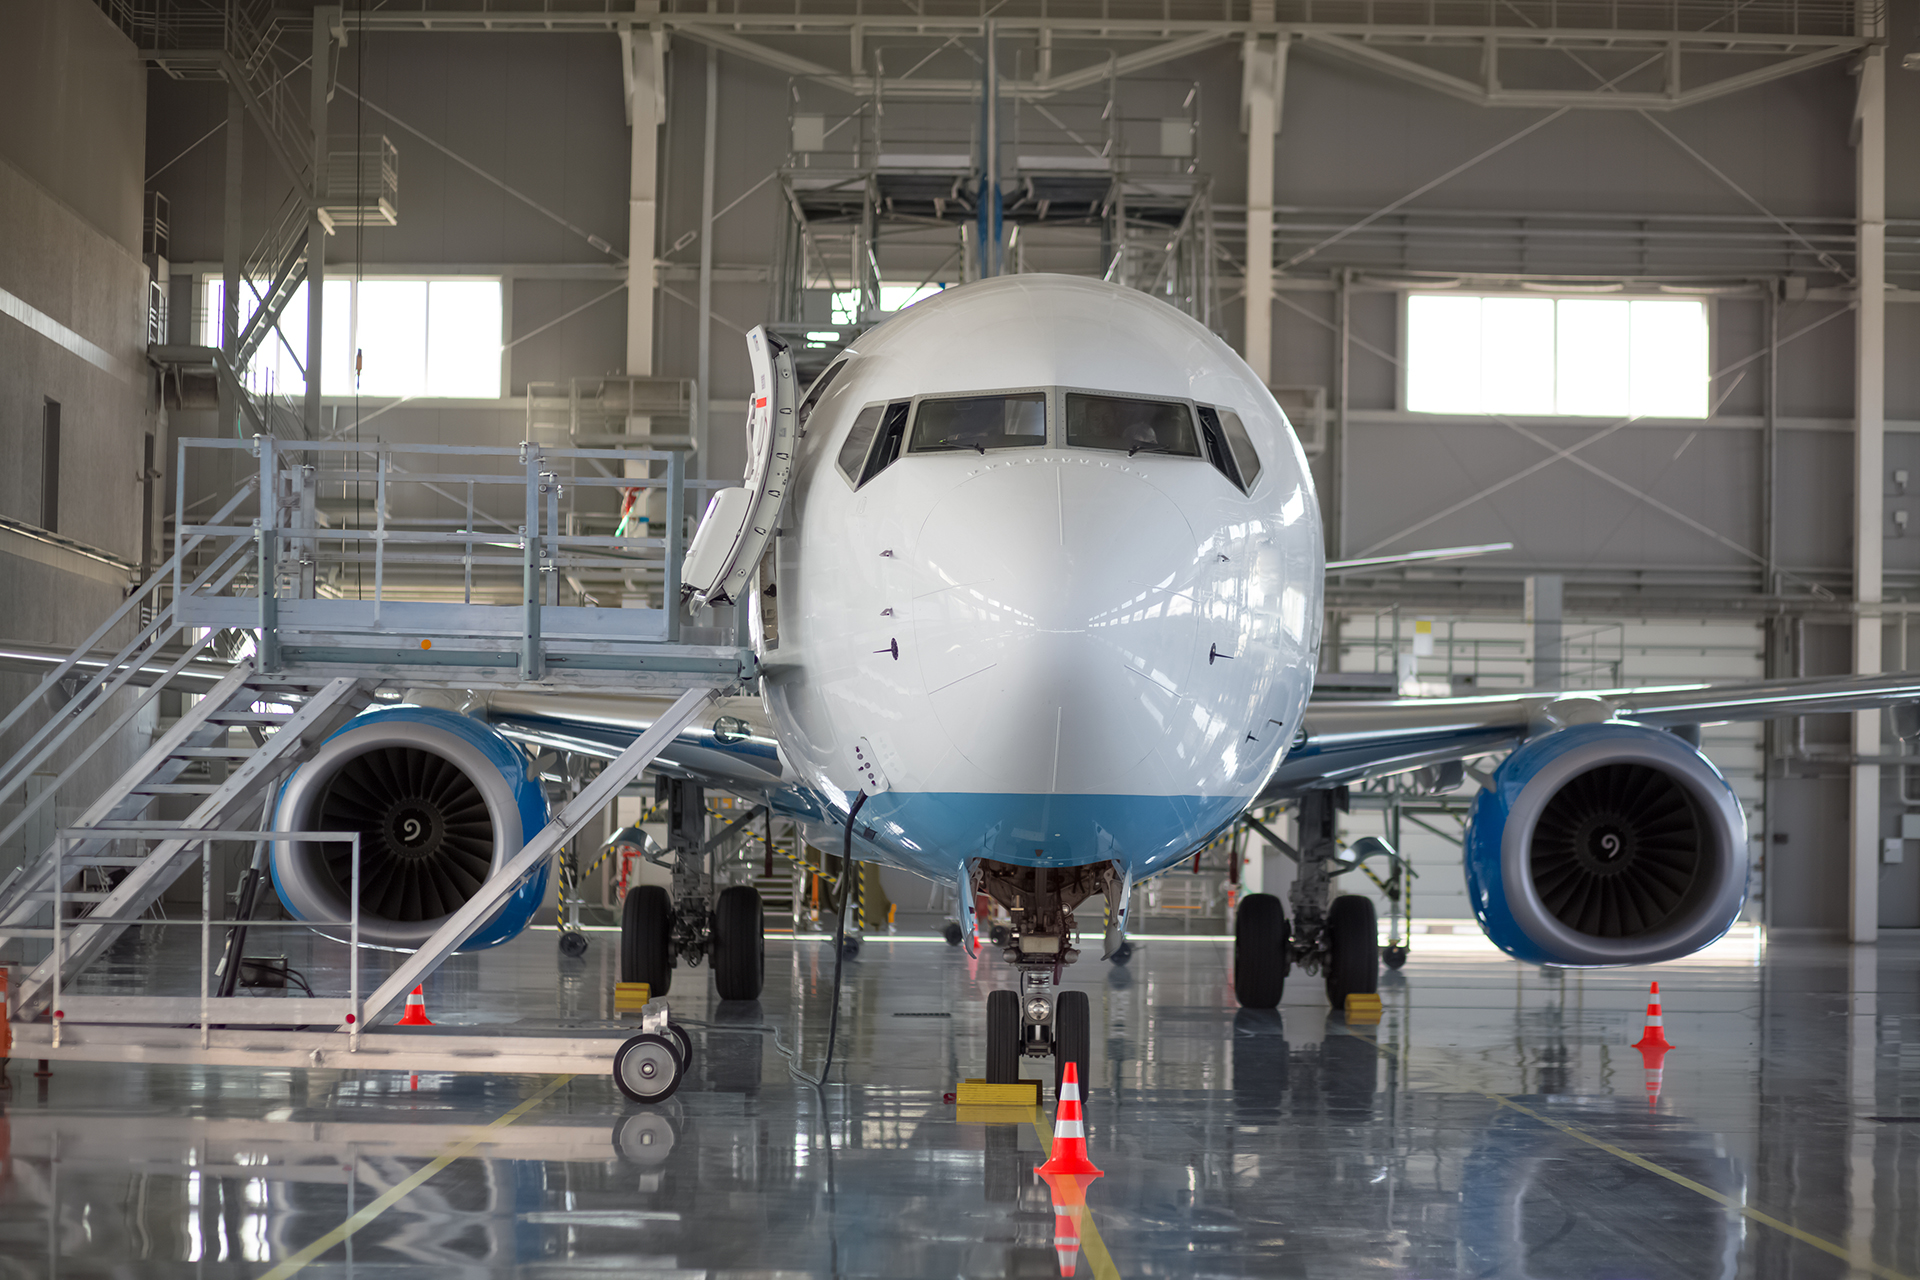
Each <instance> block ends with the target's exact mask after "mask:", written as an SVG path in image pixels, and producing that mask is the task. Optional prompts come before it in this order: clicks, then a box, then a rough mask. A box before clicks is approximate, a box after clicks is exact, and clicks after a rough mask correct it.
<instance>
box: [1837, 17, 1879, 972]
mask: <svg viewBox="0 0 1920 1280" xmlns="http://www.w3.org/2000/svg"><path fill="white" fill-rule="evenodd" d="M1871 9H1872V6H1870V5H1866V4H1863V5H1862V6H1861V12H1862V13H1863V14H1868V13H1870V12H1871ZM1879 26H1880V24H1879V23H1878V22H1876V21H1874V20H1873V19H1872V18H1871V17H1865V18H1863V20H1862V29H1863V33H1864V34H1868V35H1879V34H1882V32H1881V31H1880V30H1879ZM1869 28H1870V29H1869ZM1886 92H1887V81H1886V52H1885V47H1884V46H1875V47H1872V48H1869V49H1868V50H1867V51H1866V52H1865V54H1864V55H1863V56H1862V58H1861V61H1860V86H1859V93H1860V98H1859V104H1858V106H1857V107H1856V108H1855V111H1854V146H1855V156H1854V170H1855V174H1856V177H1857V188H1856V190H1857V208H1858V211H1859V212H1858V218H1859V228H1858V236H1859V256H1858V259H1857V262H1856V266H1855V275H1856V276H1857V277H1858V288H1859V306H1858V308H1857V309H1856V310H1855V312H1854V343H1855V348H1854V449H1853V483H1854V521H1853V597H1854V602H1855V606H1856V608H1857V609H1858V614H1857V616H1856V617H1855V619H1854V626H1853V669H1854V672H1855V673H1856V674H1858V675H1877V674H1879V672H1880V668H1881V660H1880V610H1879V608H1878V606H1879V604H1880V601H1881V594H1882V588H1883V584H1882V576H1883V563H1882V561H1883V552H1884V550H1885V546H1886V544H1885V541H1884V538H1885V527H1884V526H1885V523H1886V511H1885V506H1886V502H1885V496H1884V495H1885V492H1886V490H1885V472H1886V398H1887V393H1886V388H1887V376H1886V367H1887V294H1886V275H1887V146H1886V123H1887V98H1886ZM1853 751H1854V754H1855V755H1859V756H1875V755H1879V754H1880V713H1879V712H1878V711H1861V712H1856V713H1855V714H1854V717H1853ZM1847 782H1848V785H1847V827H1848V841H1847V845H1848V851H1849V855H1850V856H1849V857H1848V859H1847V872H1848V875H1847V936H1848V939H1849V940H1850V941H1853V942H1876V941H1878V940H1879V936H1880V767H1879V766H1878V765H1868V764H1856V765H1854V766H1853V767H1852V769H1851V770H1850V771H1849V775H1848V780H1847Z"/></svg>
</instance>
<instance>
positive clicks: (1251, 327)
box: [1240, 0, 1287, 382]
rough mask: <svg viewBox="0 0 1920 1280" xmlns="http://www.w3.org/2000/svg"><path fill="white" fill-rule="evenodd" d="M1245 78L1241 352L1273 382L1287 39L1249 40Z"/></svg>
mask: <svg viewBox="0 0 1920 1280" xmlns="http://www.w3.org/2000/svg"><path fill="white" fill-rule="evenodd" d="M1253 20H1254V21H1255V22H1256V23H1260V22H1272V21H1273V0H1253ZM1241 57H1242V58H1243V59H1244V63H1245V65H1244V67H1243V68H1242V73H1241V81H1240V127H1241V128H1242V129H1243V130H1245V132H1246V135H1247V270H1246V323H1245V329H1246V338H1245V341H1244V343H1243V344H1242V350H1241V355H1242V356H1243V357H1245V359H1246V362H1247V364H1248V365H1249V366H1251V367H1252V369H1253V371H1254V372H1255V373H1256V374H1258V375H1259V376H1260V381H1262V382H1271V381H1273V140H1274V138H1275V137H1276V136H1277V135H1278V134H1279V132H1280V108H1281V102H1282V93H1283V89H1284V86H1285V83H1286V74H1287V43H1286V41H1284V40H1281V41H1276V40H1275V39H1274V38H1273V37H1272V36H1263V35H1254V36H1249V37H1248V38H1247V43H1246V47H1245V48H1244V49H1242V50H1241Z"/></svg>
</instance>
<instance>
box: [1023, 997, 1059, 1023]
mask: <svg viewBox="0 0 1920 1280" xmlns="http://www.w3.org/2000/svg"><path fill="white" fill-rule="evenodd" d="M1052 1014H1053V1006H1052V1005H1050V1004H1048V1003H1047V998H1046V997H1045V996H1029V997H1028V998H1027V1021H1028V1022H1045V1021H1046V1020H1047V1019H1048V1018H1049V1017H1050V1016H1052Z"/></svg>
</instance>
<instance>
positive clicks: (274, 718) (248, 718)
mask: <svg viewBox="0 0 1920 1280" xmlns="http://www.w3.org/2000/svg"><path fill="white" fill-rule="evenodd" d="M291 719H293V712H291V711H216V712H214V713H213V714H212V715H210V716H208V717H207V720H208V721H209V722H210V723H212V724H285V723H286V722H287V721H289V720H291Z"/></svg>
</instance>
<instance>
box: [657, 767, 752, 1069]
mask: <svg viewBox="0 0 1920 1280" xmlns="http://www.w3.org/2000/svg"><path fill="white" fill-rule="evenodd" d="M660 789H661V791H662V792H663V793H664V799H665V800H666V803H667V852H668V853H670V854H672V855H673V864H672V870H673V888H672V890H671V891H669V890H667V889H666V888H664V887H663V886H661V885H657V884H643V885H636V886H635V887H634V888H632V889H629V890H628V891H627V897H626V901H625V902H624V903H623V904H622V906H621V912H620V980H621V981H622V982H644V983H646V984H647V987H648V995H649V996H651V997H653V998H656V999H657V998H658V997H660V996H664V995H666V994H667V992H668V991H669V990H670V989H671V988H672V986H673V970H674V967H675V966H676V965H678V964H685V965H687V966H688V967H690V968H692V967H696V966H698V965H699V964H700V963H701V962H702V961H705V960H709V959H710V960H712V962H713V985H714V989H715V990H716V991H717V992H718V993H719V995H720V998H721V999H722V1000H757V999H759V998H760V989H761V988H762V987H763V986H765V985H766V970H767V962H766V950H767V948H766V931H765V917H764V915H763V913H762V909H761V905H760V891H759V890H757V889H755V888H753V887H752V886H751V885H734V886H733V887H731V888H728V889H722V890H721V891H720V894H719V896H718V897H717V898H710V897H709V886H710V885H711V883H712V880H711V875H710V872H709V870H708V867H707V865H706V864H707V861H708V858H709V857H710V855H709V854H708V852H707V850H706V838H707V833H706V816H707V801H706V793H705V792H704V791H702V790H701V788H700V787H699V786H697V785H696V784H694V783H691V782H681V781H678V780H676V779H672V778H663V779H661V782H660ZM629 1043H630V1044H631V1043H632V1042H629Z"/></svg>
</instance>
